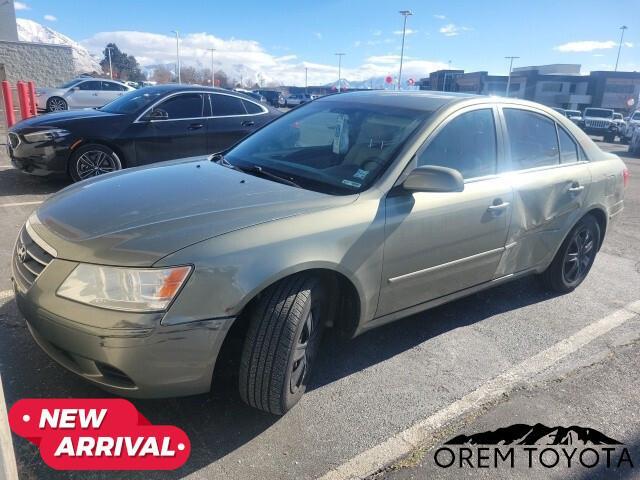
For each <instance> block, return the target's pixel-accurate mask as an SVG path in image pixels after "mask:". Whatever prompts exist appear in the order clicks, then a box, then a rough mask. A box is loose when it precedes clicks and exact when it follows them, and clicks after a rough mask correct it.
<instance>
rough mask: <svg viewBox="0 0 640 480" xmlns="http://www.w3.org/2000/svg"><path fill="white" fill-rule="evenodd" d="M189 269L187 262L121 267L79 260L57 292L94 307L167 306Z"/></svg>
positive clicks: (154, 309) (149, 309) (146, 308)
mask: <svg viewBox="0 0 640 480" xmlns="http://www.w3.org/2000/svg"><path fill="white" fill-rule="evenodd" d="M190 272H191V267H190V266H182V267H172V268H123V267H106V266H100V265H90V264H84V263H83V264H80V265H78V266H77V267H76V268H75V269H74V270H73V272H71V273H70V274H69V276H68V277H67V278H66V280H65V281H64V282H62V285H60V288H58V291H57V294H58V296H60V297H64V298H68V299H69V300H75V301H76V302H80V303H85V304H87V305H92V306H94V307H101V308H108V309H111V310H125V311H129V312H158V311H163V310H166V309H167V307H168V306H169V303H171V300H173V298H174V297H175V296H176V294H177V293H178V291H179V290H180V288H181V287H182V285H183V284H184V282H185V280H186V279H187V277H188V276H189V273H190Z"/></svg>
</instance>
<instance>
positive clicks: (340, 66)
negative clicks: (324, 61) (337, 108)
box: [335, 53, 346, 93]
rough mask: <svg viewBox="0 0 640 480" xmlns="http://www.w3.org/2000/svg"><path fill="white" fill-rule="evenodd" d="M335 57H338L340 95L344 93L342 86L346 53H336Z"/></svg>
mask: <svg viewBox="0 0 640 480" xmlns="http://www.w3.org/2000/svg"><path fill="white" fill-rule="evenodd" d="M335 55H337V56H338V93H340V92H341V91H342V87H341V85H340V84H341V81H342V80H341V79H342V57H344V56H345V55H346V53H336V54H335Z"/></svg>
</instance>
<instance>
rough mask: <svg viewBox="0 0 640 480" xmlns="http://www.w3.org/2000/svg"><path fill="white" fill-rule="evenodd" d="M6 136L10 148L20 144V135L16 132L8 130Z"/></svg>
mask: <svg viewBox="0 0 640 480" xmlns="http://www.w3.org/2000/svg"><path fill="white" fill-rule="evenodd" d="M7 137H8V141H9V145H10V146H11V148H16V147H17V146H18V145H20V137H19V136H18V135H17V134H16V133H13V132H9V135H7Z"/></svg>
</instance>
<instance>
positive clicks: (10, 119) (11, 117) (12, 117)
mask: <svg viewBox="0 0 640 480" xmlns="http://www.w3.org/2000/svg"><path fill="white" fill-rule="evenodd" d="M2 98H3V99H4V114H5V116H6V117H7V128H10V127H13V126H14V125H15V124H16V114H15V112H14V111H13V95H12V94H11V85H9V82H7V81H6V80H3V81H2Z"/></svg>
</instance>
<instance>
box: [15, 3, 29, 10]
mask: <svg viewBox="0 0 640 480" xmlns="http://www.w3.org/2000/svg"><path fill="white" fill-rule="evenodd" d="M13 8H15V9H16V10H31V7H30V6H29V5H27V4H26V3H24V2H13Z"/></svg>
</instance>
